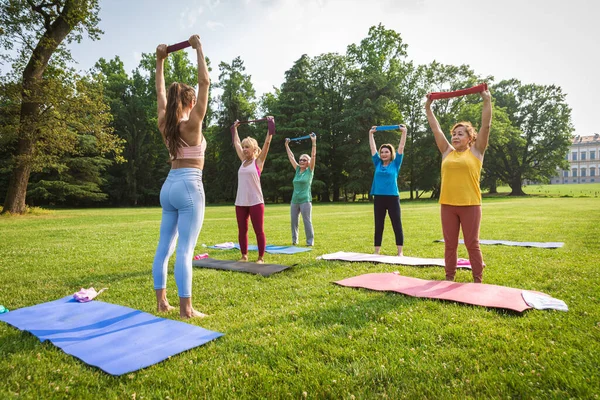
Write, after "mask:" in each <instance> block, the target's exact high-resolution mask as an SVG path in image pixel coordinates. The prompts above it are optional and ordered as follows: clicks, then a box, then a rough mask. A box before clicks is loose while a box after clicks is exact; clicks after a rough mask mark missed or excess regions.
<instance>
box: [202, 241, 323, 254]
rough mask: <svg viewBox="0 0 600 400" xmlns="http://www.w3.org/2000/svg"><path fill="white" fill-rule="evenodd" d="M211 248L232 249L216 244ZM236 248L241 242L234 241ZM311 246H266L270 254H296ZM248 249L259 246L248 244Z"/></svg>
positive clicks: (210, 247)
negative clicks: (216, 245)
mask: <svg viewBox="0 0 600 400" xmlns="http://www.w3.org/2000/svg"><path fill="white" fill-rule="evenodd" d="M208 248H209V249H217V250H230V249H224V248H222V247H215V246H208ZM233 248H234V249H238V250H239V249H240V244H239V243H234V245H233ZM311 250H312V249H311V248H308V247H296V246H275V245H272V244H268V245H267V246H266V247H265V251H266V252H267V253H269V254H296V253H303V252H305V251H311ZM248 251H258V246H257V245H255V244H249V245H248Z"/></svg>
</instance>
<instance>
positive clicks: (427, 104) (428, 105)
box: [425, 93, 433, 108]
mask: <svg viewBox="0 0 600 400" xmlns="http://www.w3.org/2000/svg"><path fill="white" fill-rule="evenodd" d="M430 95H431V93H428V94H427V101H426V102H425V108H430V107H431V103H433V99H432V98H431V96H430Z"/></svg>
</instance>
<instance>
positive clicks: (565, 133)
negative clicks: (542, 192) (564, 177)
mask: <svg viewBox="0 0 600 400" xmlns="http://www.w3.org/2000/svg"><path fill="white" fill-rule="evenodd" d="M492 93H493V97H494V100H495V103H496V106H498V107H502V108H504V110H505V111H506V114H507V116H508V119H509V120H510V122H511V123H512V126H513V128H514V129H506V130H505V131H504V132H501V133H502V134H503V137H502V138H501V141H499V142H498V143H497V144H494V143H490V148H491V150H493V152H494V153H495V155H496V156H497V157H498V158H499V163H500V165H501V168H498V169H496V170H494V171H493V172H494V173H495V174H496V175H497V176H498V177H499V178H500V179H502V180H503V181H504V182H507V183H508V185H509V186H510V188H511V189H512V191H511V193H510V195H511V196H523V195H525V193H524V192H523V180H525V179H527V180H531V181H541V182H547V181H548V180H549V179H550V178H551V177H552V176H554V175H555V174H556V169H557V167H558V168H561V169H567V168H568V163H567V161H566V160H565V155H566V154H567V152H568V150H569V146H570V144H571V137H572V133H573V125H572V123H571V109H570V108H569V106H568V105H567V103H566V99H565V94H564V93H563V92H562V89H561V88H560V87H558V86H554V85H548V86H544V85H535V84H527V85H523V84H522V83H521V82H520V81H518V80H516V79H511V80H504V81H502V82H500V83H498V84H497V85H494V86H493V88H492ZM492 126H493V124H492Z"/></svg>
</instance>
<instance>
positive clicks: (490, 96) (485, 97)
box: [479, 90, 492, 101]
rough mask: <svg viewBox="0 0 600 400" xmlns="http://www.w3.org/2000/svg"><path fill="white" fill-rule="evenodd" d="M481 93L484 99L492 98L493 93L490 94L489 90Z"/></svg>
mask: <svg viewBox="0 0 600 400" xmlns="http://www.w3.org/2000/svg"><path fill="white" fill-rule="evenodd" d="M479 94H480V95H481V98H482V99H483V101H490V100H492V95H491V94H490V91H489V90H484V91H483V92H481V93H479Z"/></svg>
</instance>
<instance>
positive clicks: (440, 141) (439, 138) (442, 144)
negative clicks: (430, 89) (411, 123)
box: [425, 96, 454, 157]
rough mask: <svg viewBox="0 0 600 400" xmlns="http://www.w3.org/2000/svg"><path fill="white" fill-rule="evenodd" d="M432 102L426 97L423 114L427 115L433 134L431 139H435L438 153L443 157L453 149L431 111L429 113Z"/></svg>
mask: <svg viewBox="0 0 600 400" xmlns="http://www.w3.org/2000/svg"><path fill="white" fill-rule="evenodd" d="M432 102H433V100H432V99H431V98H430V97H429V96H427V101H426V102H425V112H426V114H427V121H428V122H429V126H430V127H431V130H432V132H433V137H434V138H435V143H436V144H437V147H438V149H439V150H440V153H442V155H443V156H444V157H445V156H446V155H448V153H450V152H451V151H452V150H454V148H453V147H452V146H451V145H450V143H448V139H446V136H445V135H444V132H442V128H441V127H440V123H439V122H438V120H437V118H436V117H435V115H433V111H431V103H432Z"/></svg>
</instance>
